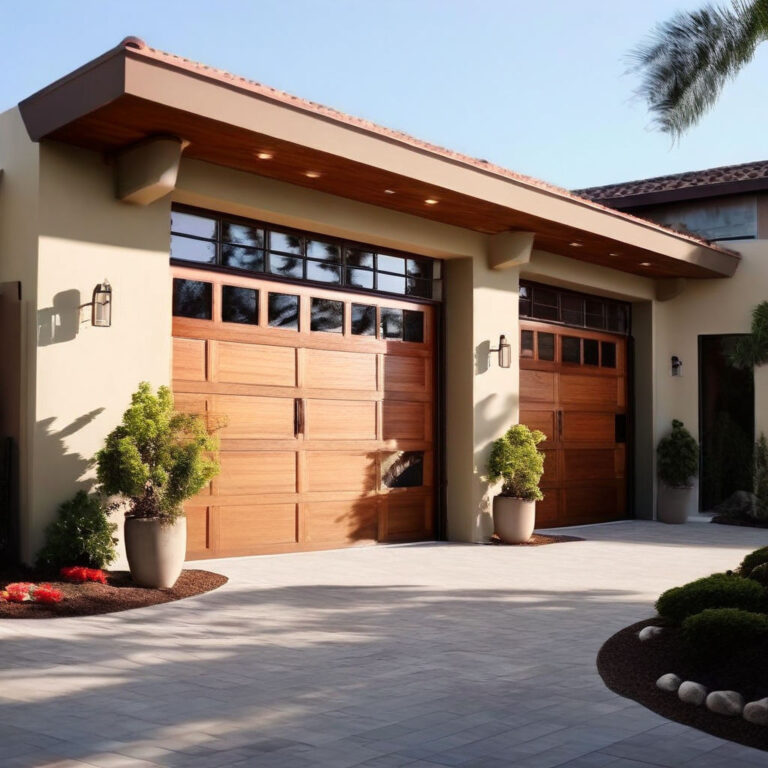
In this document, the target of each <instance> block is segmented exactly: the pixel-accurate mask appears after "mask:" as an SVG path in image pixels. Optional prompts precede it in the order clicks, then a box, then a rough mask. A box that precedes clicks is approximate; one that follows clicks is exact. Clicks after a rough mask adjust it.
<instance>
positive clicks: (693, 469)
mask: <svg viewBox="0 0 768 768" xmlns="http://www.w3.org/2000/svg"><path fill="white" fill-rule="evenodd" d="M656 456H657V458H658V465H657V467H658V473H659V477H660V478H661V479H662V480H663V481H664V482H665V483H666V484H667V485H669V486H670V487H672V488H687V487H688V486H689V485H690V484H691V478H693V477H696V475H698V474H699V446H698V445H697V443H696V441H695V440H694V439H693V437H692V436H691V433H690V432H689V431H688V430H687V429H686V428H685V427H684V426H683V422H682V421H678V420H677V419H673V420H672V431H671V432H670V433H669V434H668V435H667V436H666V437H664V438H662V439H661V440H660V441H659V445H658V448H657V449H656Z"/></svg>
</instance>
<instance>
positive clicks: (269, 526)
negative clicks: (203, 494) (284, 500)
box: [218, 504, 297, 552]
mask: <svg viewBox="0 0 768 768" xmlns="http://www.w3.org/2000/svg"><path fill="white" fill-rule="evenodd" d="M218 512H219V547H220V548H221V549H223V550H225V551H228V552H252V551H253V550H254V549H257V548H258V547H259V546H261V545H264V544H289V543H295V542H296V541H297V537H296V505H295V504H248V505H242V506H232V507H220V508H219V510H218Z"/></svg>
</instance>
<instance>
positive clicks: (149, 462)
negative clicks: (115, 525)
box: [96, 382, 219, 589]
mask: <svg viewBox="0 0 768 768" xmlns="http://www.w3.org/2000/svg"><path fill="white" fill-rule="evenodd" d="M217 449H218V440H217V439H216V438H215V437H214V436H213V435H212V434H211V433H210V431H209V429H208V426H207V424H206V422H205V420H204V419H203V418H202V417H201V416H195V415H190V414H185V413H177V412H176V411H174V408H173V396H172V395H171V391H170V389H168V387H160V388H159V389H158V390H157V394H153V392H152V389H151V388H150V386H149V384H148V383H147V382H142V383H141V384H140V385H139V388H138V390H137V391H136V392H135V393H134V394H133V396H132V398H131V406H130V408H128V410H127V411H126V412H125V413H124V414H123V420H122V423H121V424H119V425H118V426H117V427H116V428H115V429H114V430H113V431H112V432H111V433H110V434H109V435H108V436H107V439H106V442H105V445H104V447H103V448H102V449H101V450H100V451H99V452H98V453H97V454H96V463H97V474H98V478H99V482H100V483H101V484H102V488H103V491H104V492H105V493H106V494H109V495H119V496H122V497H123V498H124V499H125V500H127V501H128V509H127V511H126V513H125V518H126V519H125V549H126V554H127V556H128V565H129V566H130V569H131V578H132V579H133V580H134V581H135V582H136V583H137V584H139V585H141V586H144V587H155V588H160V589H168V588H170V587H172V586H173V585H174V584H175V583H176V579H178V577H179V574H180V573H181V568H182V565H183V563H184V555H185V552H186V544H187V525H186V518H185V517H184V513H183V507H182V505H183V503H184V501H185V499H188V498H190V497H191V496H194V495H195V494H197V493H199V492H200V491H201V490H202V489H203V488H204V487H205V485H206V483H208V482H209V481H210V480H211V478H212V477H214V476H215V475H216V474H217V473H218V471H219V465H218V462H217V461H216V459H215V458H214V457H213V455H212V454H213V452H214V451H216V450H217Z"/></svg>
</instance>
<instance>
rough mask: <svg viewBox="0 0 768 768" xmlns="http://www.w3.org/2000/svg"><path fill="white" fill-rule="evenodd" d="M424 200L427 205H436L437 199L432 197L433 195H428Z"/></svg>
mask: <svg viewBox="0 0 768 768" xmlns="http://www.w3.org/2000/svg"><path fill="white" fill-rule="evenodd" d="M424 202H425V203H426V204H427V205H437V202H438V201H437V200H435V198H434V197H428V198H427V199H426V200H425V201H424Z"/></svg>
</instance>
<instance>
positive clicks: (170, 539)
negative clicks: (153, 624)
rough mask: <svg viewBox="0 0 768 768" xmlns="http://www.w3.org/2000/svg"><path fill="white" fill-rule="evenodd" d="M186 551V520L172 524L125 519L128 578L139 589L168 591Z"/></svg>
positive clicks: (138, 518) (153, 519) (180, 519)
mask: <svg viewBox="0 0 768 768" xmlns="http://www.w3.org/2000/svg"><path fill="white" fill-rule="evenodd" d="M186 550H187V518H186V517H184V516H181V517H177V518H176V520H175V521H174V522H172V523H167V522H163V521H161V520H160V519H159V518H156V517H155V518H151V517H128V518H126V520H125V553H126V555H127V556H128V566H129V567H130V569H131V578H132V579H133V581H134V582H135V583H136V584H138V585H139V586H141V587H152V588H153V589H170V588H171V587H172V586H173V585H174V584H175V583H176V580H177V579H178V578H179V575H180V574H181V568H182V566H183V565H184V555H185V554H186Z"/></svg>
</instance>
